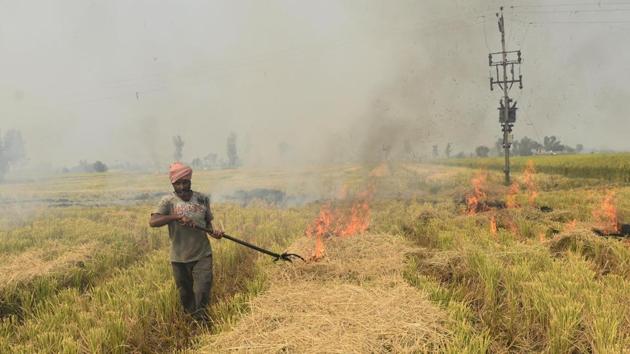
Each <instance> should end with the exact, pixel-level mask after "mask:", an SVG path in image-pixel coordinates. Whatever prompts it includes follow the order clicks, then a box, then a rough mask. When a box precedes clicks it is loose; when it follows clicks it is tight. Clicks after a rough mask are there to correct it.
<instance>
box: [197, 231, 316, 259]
mask: <svg viewBox="0 0 630 354" xmlns="http://www.w3.org/2000/svg"><path fill="white" fill-rule="evenodd" d="M194 227H195V229H198V230H202V231H205V232H207V233H209V234H212V233H213V231H212V230H210V229H206V228H205V227H201V226H197V225H195V226H194ZM223 238H227V239H228V240H230V241H234V242H236V243H238V244H241V245H243V246H245V247H249V248H251V249H253V250H256V251H258V252H262V253H264V254H268V255H270V256H272V257H274V258H275V259H274V262H275V261H277V260H279V259H282V260H283V261H288V262H293V260H292V259H291V257H295V258H299V259H301V260H302V261H304V262H306V260H304V258H302V256H300V255H298V254H295V253H286V252H284V253H282V254H278V253H275V252H272V251H269V250H266V249H264V248H260V247H258V246H256V245H253V244H251V243H249V242H246V241H243V240H239V239H238V238H236V237H233V236H230V235H226V234H223Z"/></svg>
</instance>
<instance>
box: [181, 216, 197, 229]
mask: <svg viewBox="0 0 630 354" xmlns="http://www.w3.org/2000/svg"><path fill="white" fill-rule="evenodd" d="M177 221H179V223H180V224H182V225H184V226H188V227H195V222H194V221H193V220H192V219H191V218H189V217H187V216H186V215H181V216H180V217H179V218H178V219H177Z"/></svg>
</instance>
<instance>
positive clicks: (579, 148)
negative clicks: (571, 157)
mask: <svg viewBox="0 0 630 354" xmlns="http://www.w3.org/2000/svg"><path fill="white" fill-rule="evenodd" d="M582 151H584V145H582V144H577V145H575V152H577V153H578V154H579V153H581V152H582Z"/></svg>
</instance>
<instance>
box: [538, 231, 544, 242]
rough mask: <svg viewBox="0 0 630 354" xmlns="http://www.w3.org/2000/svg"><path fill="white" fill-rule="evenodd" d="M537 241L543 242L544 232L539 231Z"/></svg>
mask: <svg viewBox="0 0 630 354" xmlns="http://www.w3.org/2000/svg"><path fill="white" fill-rule="evenodd" d="M538 241H540V242H541V243H542V242H545V233H544V232H541V233H539V234H538Z"/></svg>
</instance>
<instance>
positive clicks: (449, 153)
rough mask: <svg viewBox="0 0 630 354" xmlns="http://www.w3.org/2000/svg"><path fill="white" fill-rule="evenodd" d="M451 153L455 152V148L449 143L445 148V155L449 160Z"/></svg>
mask: <svg viewBox="0 0 630 354" xmlns="http://www.w3.org/2000/svg"><path fill="white" fill-rule="evenodd" d="M451 152H453V146H452V145H451V143H447V144H446V148H444V155H446V158H447V159H448V158H450V157H451Z"/></svg>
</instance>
